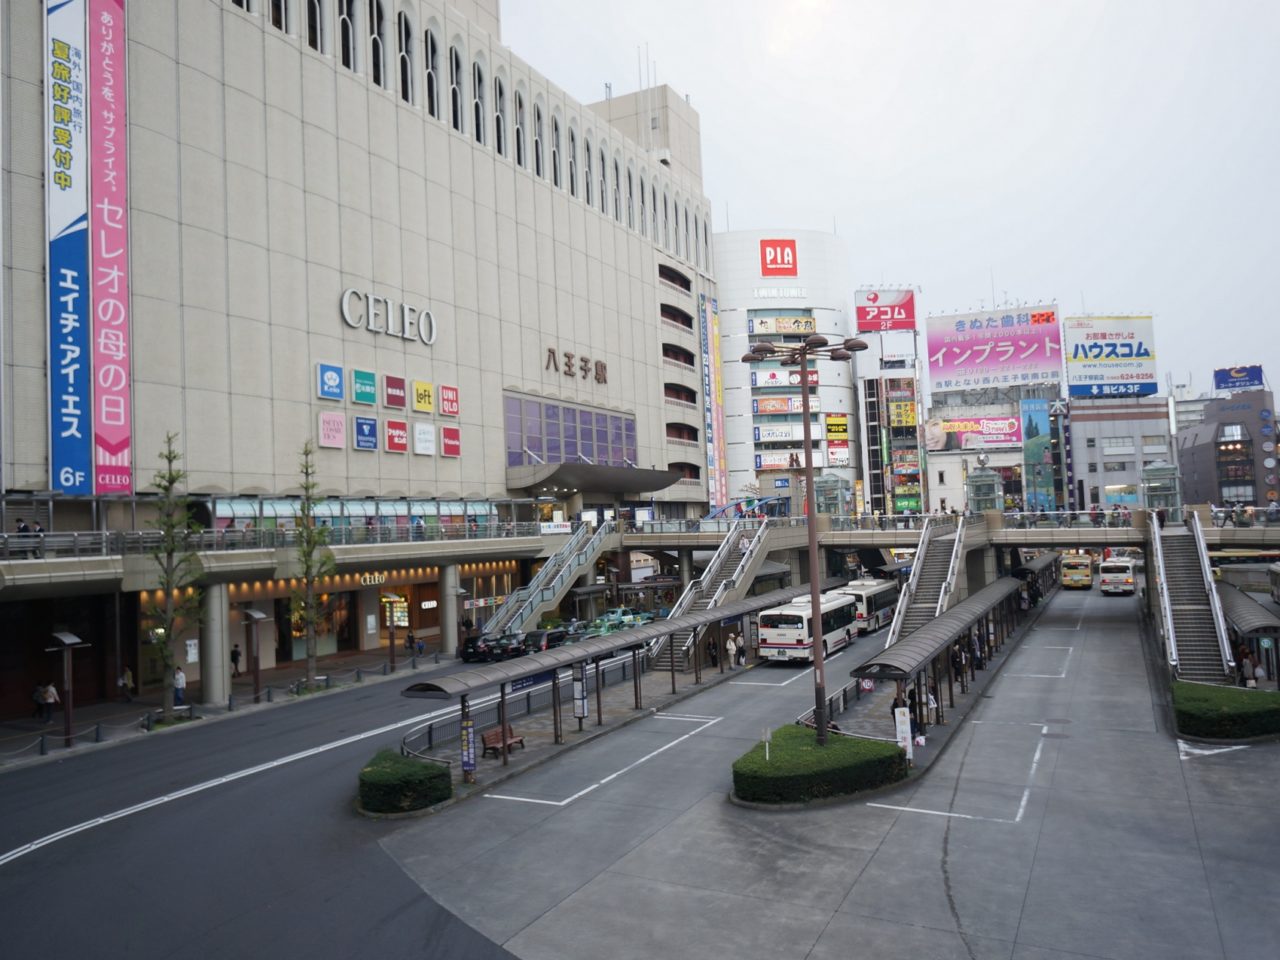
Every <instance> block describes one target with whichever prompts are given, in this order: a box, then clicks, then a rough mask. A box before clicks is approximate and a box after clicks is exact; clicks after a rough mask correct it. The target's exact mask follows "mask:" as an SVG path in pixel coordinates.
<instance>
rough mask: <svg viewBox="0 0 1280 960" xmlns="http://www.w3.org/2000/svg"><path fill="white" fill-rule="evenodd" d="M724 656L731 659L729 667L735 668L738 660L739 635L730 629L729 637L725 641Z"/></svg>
mask: <svg viewBox="0 0 1280 960" xmlns="http://www.w3.org/2000/svg"><path fill="white" fill-rule="evenodd" d="M724 656H725V659H726V660H728V661H729V669H730V670H733V669H734V668H735V667H736V665H737V662H738V635H737V634H736V633H734V632H733V631H729V639H727V640H725V642H724Z"/></svg>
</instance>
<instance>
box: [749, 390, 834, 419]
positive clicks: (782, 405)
mask: <svg viewBox="0 0 1280 960" xmlns="http://www.w3.org/2000/svg"><path fill="white" fill-rule="evenodd" d="M820 406H821V398H820V397H819V396H818V395H817V394H814V395H813V396H811V397H810V398H809V412H810V413H816V412H817V411H818V408H819V407H820ZM751 412H752V413H766V414H772V413H803V412H804V398H803V397H754V398H753V399H752V400H751Z"/></svg>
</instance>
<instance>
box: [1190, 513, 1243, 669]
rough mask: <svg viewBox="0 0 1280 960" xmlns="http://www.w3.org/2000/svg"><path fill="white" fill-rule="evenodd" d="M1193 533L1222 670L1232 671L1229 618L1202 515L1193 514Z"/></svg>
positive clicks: (1233, 664) (1234, 664)
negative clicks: (1226, 615) (1212, 560)
mask: <svg viewBox="0 0 1280 960" xmlns="http://www.w3.org/2000/svg"><path fill="white" fill-rule="evenodd" d="M1191 535H1192V536H1193V537H1195V540H1196V556H1197V557H1198V558H1199V560H1200V573H1201V575H1202V576H1203V577H1204V589H1205V593H1207V594H1209V610H1210V612H1211V613H1212V614H1213V629H1214V630H1215V631H1216V632H1217V634H1218V648H1219V649H1220V650H1221V651H1222V672H1223V673H1224V674H1230V673H1232V672H1233V671H1234V670H1235V668H1236V661H1235V657H1234V656H1232V653H1231V644H1230V642H1229V641H1228V635H1227V620H1226V618H1225V617H1224V616H1223V615H1222V600H1221V599H1220V598H1219V597H1218V588H1217V587H1216V586H1215V585H1214V582H1213V567H1212V565H1211V564H1210V563H1209V548H1208V547H1207V546H1206V545H1205V542H1204V530H1203V529H1202V528H1201V526H1200V516H1199V515H1198V514H1194V513H1193V514H1192V515H1191Z"/></svg>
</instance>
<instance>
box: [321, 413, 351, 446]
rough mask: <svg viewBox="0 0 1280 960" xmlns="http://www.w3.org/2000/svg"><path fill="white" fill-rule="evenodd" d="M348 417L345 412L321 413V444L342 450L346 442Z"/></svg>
mask: <svg viewBox="0 0 1280 960" xmlns="http://www.w3.org/2000/svg"><path fill="white" fill-rule="evenodd" d="M346 438H347V418H346V415H345V414H341V413H331V412H328V411H326V412H324V413H322V414H320V441H319V442H320V446H322V447H330V448H334V447H336V448H337V449H339V450H341V449H342V447H343V446H344V445H345V444H346Z"/></svg>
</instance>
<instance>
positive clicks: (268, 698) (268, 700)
mask: <svg viewBox="0 0 1280 960" xmlns="http://www.w3.org/2000/svg"><path fill="white" fill-rule="evenodd" d="M271 690H272V688H271V687H267V703H270V702H271Z"/></svg>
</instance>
